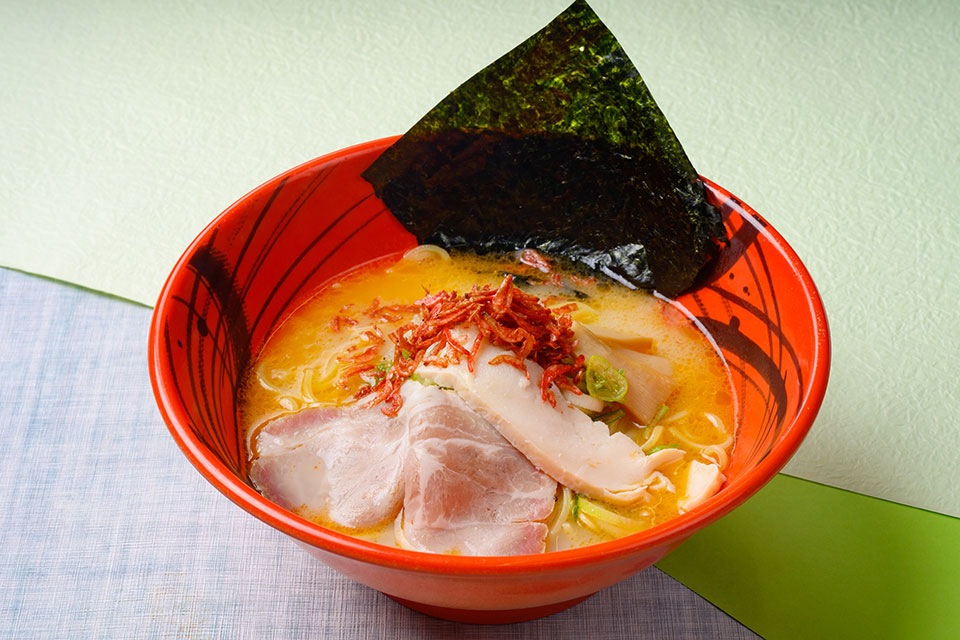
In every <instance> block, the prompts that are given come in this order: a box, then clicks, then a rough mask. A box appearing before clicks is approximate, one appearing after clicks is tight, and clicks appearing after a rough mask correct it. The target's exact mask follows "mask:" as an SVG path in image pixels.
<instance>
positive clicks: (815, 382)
mask: <svg viewBox="0 0 960 640" xmlns="http://www.w3.org/2000/svg"><path fill="white" fill-rule="evenodd" d="M397 138H399V136H389V137H386V138H380V139H376V140H370V141H368V142H363V143H360V144H356V145H353V146H350V147H345V148H343V149H339V150H337V151H333V152H331V153H327V154H324V155H322V156H319V157H317V158H314V159H312V160H309V161H307V162H304V163H302V164H300V165H297V166H295V167H293V168H291V169H288V170H287V171H284V172H283V173H281V174H279V175H277V176H275V177H273V178H271V179H269V180H267V181H266V182H264V183H263V184H261V185H260V186H258V187H256V188H254V189H252V190H251V191H250V192H248V193H247V194H245V195H244V196H242V197H241V198H239V199H238V200H237V201H236V202H234V203H233V204H231V205H230V206H229V207H227V208H226V209H225V210H224V211H223V212H221V213H220V214H219V215H218V216H217V217H216V218H214V219H213V220H212V221H211V222H210V223H209V224H207V225H206V227H204V229H203V231H201V232H200V233H199V234H198V235H197V237H196V238H195V239H194V240H193V241H192V242H191V243H190V245H189V246H188V247H187V249H186V250H185V251H184V252H183V254H182V255H181V256H180V258H179V259H178V260H177V262H176V264H175V266H174V267H173V269H172V270H171V272H170V274H169V275H168V276H167V279H166V281H165V283H164V285H163V288H162V289H161V292H160V295H159V297H158V300H157V304H156V307H155V308H154V312H153V315H152V317H151V321H150V329H149V338H148V360H149V368H150V382H151V385H152V387H153V393H154V397H155V399H156V402H157V406H158V408H159V410H160V413H161V415H162V416H163V419H164V421H165V422H166V424H167V427H168V429H169V431H170V433H171V435H172V436H173V438H174V440H175V441H176V443H177V444H178V445H179V447H180V449H181V450H182V451H183V453H184V454H185V455H186V457H187V459H188V460H190V462H191V463H192V464H193V466H194V467H195V468H196V469H197V470H198V471H199V472H200V474H201V475H202V476H203V477H204V478H206V479H207V481H209V482H210V483H211V484H212V485H213V486H214V487H216V489H217V490H219V491H220V492H221V493H223V494H224V495H225V496H227V497H228V498H229V499H230V500H232V501H233V502H234V503H235V504H237V505H238V506H240V507H241V508H242V509H244V510H245V511H247V512H248V513H250V514H251V515H253V516H254V517H256V518H258V519H259V520H261V521H263V522H266V523H267V524H269V525H271V526H272V527H274V528H276V529H278V530H280V531H282V532H283V533H285V534H287V535H289V536H291V537H293V538H294V539H296V540H298V541H300V542H302V543H306V544H307V545H310V546H313V547H317V548H319V549H322V550H325V551H328V552H331V553H333V554H336V555H340V556H344V557H347V558H351V559H353V560H358V561H362V562H365V563H370V564H375V565H380V566H383V567H390V568H395V569H403V570H408V571H416V572H423V573H442V574H448V575H487V574H497V575H516V574H525V573H535V572H550V571H555V570H563V569H570V568H574V567H579V566H583V565H590V564H596V563H601V562H604V561H613V560H616V559H618V558H621V557H626V556H632V555H635V554H641V553H644V552H645V551H653V550H655V549H658V548H662V545H666V544H673V545H674V546H675V545H678V544H680V542H682V541H683V540H685V539H686V538H687V537H689V536H690V535H691V534H693V533H694V532H695V531H697V530H699V529H701V528H702V527H704V526H706V525H707V524H709V523H711V522H714V521H715V520H717V519H719V518H720V517H722V516H724V515H726V514H727V513H729V512H730V511H732V510H733V509H734V508H736V507H737V506H739V505H740V504H742V503H743V502H745V501H746V500H747V499H748V498H750V497H751V496H752V495H754V494H755V493H756V492H757V491H759V490H760V489H761V488H762V487H763V486H764V485H766V484H767V483H768V482H770V481H771V480H772V479H773V478H774V476H775V475H776V474H777V472H779V471H780V469H782V468H783V466H784V465H785V464H786V463H787V461H788V460H789V459H790V458H791V457H792V456H793V454H794V453H795V452H796V450H797V448H798V447H799V446H800V443H801V442H802V441H803V438H804V437H805V436H806V434H807V432H808V431H809V430H810V427H811V426H812V424H813V421H814V419H815V418H816V415H817V412H818V411H819V409H820V406H821V404H822V402H823V398H824V395H825V393H826V387H827V381H828V378H829V372H830V358H831V347H830V333H829V328H828V325H827V319H826V313H825V311H824V308H823V302H822V300H821V298H820V294H819V293H818V291H817V288H816V286H815V285H814V283H813V279H812V278H811V277H810V274H809V272H808V271H807V269H806V267H805V266H804V265H803V263H802V262H801V261H800V258H799V257H798V256H797V254H796V252H794V250H793V249H792V248H791V247H790V245H789V244H788V243H787V242H786V240H784V239H783V237H782V236H781V235H780V234H779V233H778V232H777V231H776V230H775V229H774V228H773V227H772V226H771V225H770V224H769V223H768V222H767V221H766V220H765V219H764V218H762V217H761V216H760V215H759V214H758V213H757V212H755V211H754V210H753V209H752V208H751V207H750V206H749V205H747V204H746V203H744V202H743V201H742V200H740V199H739V198H737V197H735V196H734V195H733V194H731V193H730V192H729V191H727V190H726V189H724V188H723V187H720V186H719V185H717V184H715V183H714V182H711V181H710V180H708V179H706V178H703V177H702V176H701V179H702V180H703V181H704V183H705V184H706V185H707V186H708V187H709V188H711V189H712V190H713V191H715V192H716V193H718V194H719V195H720V196H721V197H724V198H727V199H730V200H731V201H733V202H735V203H736V204H737V205H738V207H739V208H740V213H742V214H744V213H745V214H746V215H747V216H748V217H753V218H755V219H756V220H757V221H759V223H760V225H761V227H762V233H761V235H763V236H764V237H765V239H766V240H767V241H768V242H769V243H770V244H771V246H772V247H773V248H775V249H776V250H777V251H779V252H780V253H781V254H782V255H783V256H784V257H785V258H786V260H787V262H788V263H789V265H790V267H791V268H792V269H793V273H794V276H795V277H796V279H797V282H799V284H800V285H801V288H800V293H801V294H802V296H803V297H804V299H805V301H806V303H807V306H808V308H809V310H810V314H811V317H812V319H813V323H814V335H815V344H814V357H813V360H812V372H813V373H812V375H811V377H810V380H809V383H808V384H807V386H806V388H805V390H804V396H803V398H802V399H801V402H800V406H799V409H798V412H797V417H796V419H794V420H793V421H792V422H791V423H790V424H788V425H786V426H785V427H784V430H783V432H782V435H781V438H782V442H781V445H780V446H779V447H778V448H776V449H775V450H774V451H771V452H770V454H768V455H767V456H766V457H765V458H764V459H762V460H761V461H760V463H759V464H757V466H755V467H753V468H751V469H750V470H749V471H747V472H746V473H745V474H744V475H743V476H741V477H740V478H738V479H737V480H736V481H735V482H734V483H733V484H731V485H730V486H728V487H727V488H726V489H727V491H723V492H721V493H718V494H717V495H715V496H713V497H712V498H710V499H709V500H708V501H706V502H705V503H703V504H702V505H700V506H698V507H697V508H695V509H692V510H691V511H689V512H687V513H684V514H681V515H678V516H676V517H675V518H672V519H670V520H668V521H667V522H665V523H663V524H660V525H657V526H656V527H652V528H650V529H647V530H645V531H641V532H638V533H635V534H631V535H628V536H625V537H622V538H618V539H616V540H609V541H606V542H600V543H597V544H593V545H588V546H585V547H579V548H575V549H568V550H564V551H551V552H549V553H541V554H535V555H521V556H451V555H443V554H436V553H428V552H422V551H411V550H406V549H399V548H395V547H388V546H384V545H381V544H378V543H375V542H369V541H367V540H361V539H359V538H355V537H353V536H350V535H348V534H345V533H340V532H338V531H334V530H332V529H327V528H325V527H322V526H321V525H318V524H315V523H313V522H310V521H308V520H305V519H303V518H301V517H299V516H297V515H295V514H293V513H291V512H289V511H287V510H285V509H283V508H282V507H279V506H278V505H276V504H274V503H272V502H270V501H269V500H267V499H266V498H264V497H263V496H262V495H260V494H259V493H258V492H257V491H255V490H254V489H253V488H252V487H250V486H249V485H248V484H246V483H245V482H243V481H242V480H240V479H239V478H238V477H237V476H236V475H235V474H234V473H233V472H231V471H230V470H229V469H227V467H226V466H225V465H224V464H223V463H222V462H220V460H218V459H217V458H216V456H214V455H213V454H212V452H211V451H210V450H209V449H208V448H207V447H206V446H205V445H203V444H202V443H201V442H200V440H199V439H198V438H197V436H196V435H195V434H194V433H193V431H192V430H191V429H190V427H189V426H188V422H189V421H188V417H187V415H186V412H185V409H184V408H182V407H179V406H178V404H177V403H176V401H175V399H174V397H173V395H172V394H171V393H170V389H171V388H172V381H173V380H172V379H173V374H172V371H171V370H170V369H169V368H168V367H167V366H166V363H165V362H164V361H163V354H164V353H165V352H164V350H163V349H162V348H161V347H162V346H163V342H164V340H163V334H162V325H163V320H164V318H165V317H166V316H167V315H168V309H169V308H170V305H171V303H172V301H171V299H170V296H169V294H170V291H171V290H172V289H173V288H174V285H175V284H176V283H177V282H179V281H180V280H182V279H183V278H186V277H188V270H187V269H185V266H186V264H187V262H188V261H189V259H190V256H191V255H192V254H193V253H194V252H195V251H196V250H197V249H198V248H199V247H200V246H201V245H202V244H204V243H205V242H206V241H207V240H208V236H209V233H210V232H211V230H212V229H214V228H215V227H216V226H217V225H218V224H219V223H220V222H221V221H222V220H223V219H225V218H227V217H229V216H231V215H232V214H233V212H235V211H237V210H240V209H242V208H243V207H244V206H245V202H246V201H247V200H249V199H250V198H252V197H253V196H255V195H256V194H258V193H262V192H265V191H268V190H272V189H273V188H274V187H275V186H276V185H277V184H278V183H280V182H281V181H283V180H286V179H288V178H290V177H292V176H293V175H295V174H298V173H300V172H303V171H306V170H308V169H311V168H313V167H316V166H318V165H322V164H324V163H327V162H331V161H338V160H342V159H345V158H347V157H350V156H354V155H361V154H366V153H369V152H371V151H373V150H376V149H378V148H380V149H384V148H386V147H387V146H389V145H390V144H392V143H393V142H394V141H395V140H396V139H397Z"/></svg>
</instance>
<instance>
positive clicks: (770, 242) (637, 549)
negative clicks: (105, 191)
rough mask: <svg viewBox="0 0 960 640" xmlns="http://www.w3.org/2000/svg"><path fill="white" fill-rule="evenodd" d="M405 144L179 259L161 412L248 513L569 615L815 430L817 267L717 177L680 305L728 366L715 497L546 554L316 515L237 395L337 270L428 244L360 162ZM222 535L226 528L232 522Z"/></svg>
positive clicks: (163, 348) (512, 603)
mask: <svg viewBox="0 0 960 640" xmlns="http://www.w3.org/2000/svg"><path fill="white" fill-rule="evenodd" d="M394 139H395V138H388V139H383V140H376V141H372V142H368V143H364V144H361V145H357V146H354V147H350V148H348V149H343V150H341V151H337V152H334V153H331V154H329V155H326V156H323V157H321V158H317V159H315V160H312V161H310V162H307V163H305V164H303V165H301V166H299V167H295V168H294V169H291V170H289V171H287V172H286V173H284V174H282V175H280V176H278V177H276V178H274V179H272V180H270V181H268V182H267V183H265V184H263V185H261V186H260V187H258V188H256V189H254V190H253V191H251V192H250V193H249V194H247V195H246V196H244V197H243V198H241V199H240V200H238V201H237V202H236V203H234V204H233V205H232V206H230V207H229V208H228V209H227V210H226V211H224V212H223V213H222V214H221V215H220V216H219V217H217V218H216V219H215V220H214V221H213V222H212V223H210V225H209V226H207V228H206V229H204V230H203V232H202V233H201V234H200V235H199V236H198V237H197V239H196V240H194V242H193V243H192V244H191V245H190V247H189V248H188V249H187V250H186V252H185V253H184V254H183V256H182V257H181V258H180V260H179V261H178V262H177V264H176V266H175V267H174V268H173V271H172V273H171V274H170V276H169V278H168V280H167V282H166V284H165V286H164V288H163V291H162V293H161V295H160V298H159V300H158V302H157V306H156V309H155V311H154V315H153V321H152V324H151V327H150V343H149V350H150V354H149V355H150V375H151V380H152V382H153V388H154V393H155V395H156V399H157V403H158V405H159V407H160V411H161V413H162V414H163V416H164V419H165V420H166V422H167V424H168V425H169V428H170V432H171V433H172V434H173V437H174V438H175V439H176V441H177V443H178V444H179V445H180V447H181V449H182V450H183V452H184V453H185V454H186V456H187V457H188V458H189V459H190V461H191V462H192V463H193V464H194V465H195V466H196V467H197V469H198V470H199V471H200V473H201V474H203V476H204V477H205V478H207V480H209V481H210V482H211V483H212V484H213V485H214V486H215V487H216V488H217V489H219V490H220V491H221V492H223V493H224V494H226V495H227V497H229V498H230V499H231V500H233V501H234V502H235V503H237V504H238V505H239V506H240V507H242V508H243V509H245V510H246V511H247V512H249V513H250V514H252V515H253V516H255V517H257V518H259V519H261V520H263V521H264V522H266V523H268V524H270V525H271V526H273V527H275V528H277V529H279V530H280V531H282V532H284V533H285V534H287V535H289V536H290V537H292V538H293V539H294V540H296V541H297V542H298V543H300V544H301V545H302V546H303V547H304V548H305V549H306V550H307V551H308V552H310V553H311V554H313V555H314V556H316V557H317V558H319V559H320V560H321V561H323V562H325V563H326V564H328V565H330V566H331V567H333V568H335V569H337V570H339V571H341V572H343V573H344V574H346V575H347V576H349V577H351V578H353V579H355V580H357V581H359V582H361V583H363V584H366V585H368V586H370V587H373V588H375V589H379V590H380V591H383V592H384V593H386V594H387V595H389V596H391V597H393V598H395V599H397V600H399V601H401V602H403V603H404V604H407V605H409V606H411V607H413V608H415V609H418V610H421V611H424V612H426V613H430V614H432V615H435V616H438V617H444V618H448V619H454V620H463V621H470V622H511V621H516V620H523V619H530V618H534V617H538V616H542V615H547V614H549V613H553V612H555V611H559V610H561V609H563V608H565V607H567V606H570V605H572V604H575V603H576V602H579V601H581V600H583V599H584V598H586V597H588V596H589V595H591V594H593V593H594V592H596V591H597V590H599V589H602V588H604V587H606V586H609V585H611V584H614V583H616V582H618V581H620V580H622V579H625V578H627V577H629V576H630V575H632V574H634V573H635V572H637V571H639V570H641V569H643V568H644V567H646V566H648V565H650V564H652V563H653V562H656V561H657V560H659V559H660V558H661V557H663V556H664V555H666V554H667V553H669V552H670V551H671V550H672V549H674V548H675V547H676V546H677V545H679V544H680V543H681V542H682V541H683V540H685V539H686V538H687V537H688V536H690V535H691V534H692V533H694V532H695V531H697V530H698V529H700V528H702V527H704V526H705V525H707V524H709V523H710V522H712V521H714V520H716V519H717V518H719V517H720V516H722V515H724V514H725V513H727V512H729V511H730V510H731V509H733V508H734V507H736V506H737V505H739V504H740V503H742V502H743V501H744V500H746V499H747V498H748V497H749V496H751V495H752V494H753V493H755V492H756V491H757V490H758V489H760V488H761V487H762V486H763V485H764V484H765V483H767V482H768V481H769V480H770V479H771V478H772V477H773V476H774V474H776V473H777V471H778V470H779V469H780V468H781V467H782V466H783V465H784V464H785V463H786V462H787V460H788V459H789V458H790V456H791V455H793V453H794V451H796V449H797V447H798V446H799V445H800V442H801V440H802V439H803V437H804V436H805V435H806V433H807V431H808V429H809V428H810V425H811V424H812V422H813V420H814V417H815V416H816V413H817V410H818V409H819V407H820V403H821V401H822V399H823V394H824V392H825V389H826V384H827V377H828V373H829V360H830V349H829V335H828V330H827V323H826V317H825V315H824V311H823V307H822V304H821V301H820V297H819V295H818V293H817V291H816V288H815V286H814V284H813V282H812V281H811V279H810V276H809V274H808V273H807V271H806V269H805V268H804V266H803V264H802V263H801V262H800V260H799V259H798V258H797V256H796V254H795V253H794V252H793V250H792V249H791V248H790V247H789V246H788V245H787V243H786V242H785V241H784V240H783V238H781V237H780V235H779V234H778V233H777V232H776V231H775V230H774V229H773V228H772V227H770V225H769V224H768V223H767V222H766V221H764V220H763V218H761V217H760V216H759V215H757V214H756V213H755V212H753V211H752V210H751V209H750V208H749V207H748V206H746V205H745V204H743V203H742V202H740V201H739V200H738V199H737V198H735V197H734V196H732V195H731V194H729V193H728V192H727V191H725V190H724V189H722V188H721V187H719V186H717V185H715V184H713V183H711V182H709V181H706V184H707V187H708V191H709V196H710V198H711V200H712V201H713V202H714V204H716V205H717V206H718V207H719V208H720V209H721V211H722V213H723V217H724V222H725V224H726V228H727V232H728V235H729V237H730V238H731V242H730V244H729V246H728V247H727V248H726V249H725V251H724V252H723V254H722V255H721V257H720V259H719V260H718V261H717V262H716V264H715V267H714V269H713V271H712V272H711V273H710V274H708V275H707V276H706V277H705V278H703V281H702V282H701V283H700V285H699V286H698V288H697V289H696V290H695V291H693V292H691V293H688V294H685V295H683V296H682V297H680V298H679V300H678V302H679V303H680V304H682V305H683V306H685V307H686V308H687V310H688V311H689V312H690V314H691V315H692V316H694V317H696V318H697V319H698V320H699V321H700V322H701V323H702V324H703V326H704V327H705V328H706V329H707V330H708V331H709V333H710V334H711V335H712V337H713V339H714V340H715V341H716V344H717V346H718V347H719V348H720V350H721V351H722V353H723V355H724V358H725V359H726V362H727V365H728V369H729V374H730V378H731V381H732V386H733V389H734V391H735V396H736V436H737V440H736V445H735V448H734V451H733V454H732V456H731V461H730V465H729V467H728V468H727V470H726V475H727V477H728V480H727V482H726V483H725V485H724V486H723V487H722V489H721V490H720V491H719V493H718V494H717V495H716V496H714V497H713V498H711V499H710V500H708V501H707V502H705V503H704V504H702V505H701V506H699V507H697V508H696V509H693V510H692V511H690V512H689V513H686V514H683V515H681V516H679V517H677V518H675V519H673V520H671V521H669V522H667V523H664V524H662V525H660V526H657V527H655V528H653V529H650V530H647V531H644V532H641V533H637V534H634V535H631V536H628V537H625V538H621V539H619V540H614V541H611V542H606V543H603V544H598V545H593V546H590V547H585V548H581V549H574V550H569V551H562V552H556V553H549V554H541V555H534V556H517V557H479V558H478V557H463V556H445V555H435V554H427V553H419V552H414V551H405V550H401V549H394V548H388V547H385V546H381V545H377V544H373V543H370V542H366V541H363V540H359V539H356V538H353V537H350V536H347V535H344V534H341V533H338V532H335V531H331V530H329V529H325V528H324V527H321V526H319V525H316V524H314V523H312V522H309V521H307V520H304V519H302V518H300V517H298V516H296V515H294V514H292V513H290V512H288V511H286V510H284V509H282V508H281V507H279V506H277V505H275V504H273V503H272V502H270V501H269V500H267V499H265V498H264V497H263V496H261V495H260V494H259V493H257V492H256V491H255V490H254V489H253V488H252V487H251V485H250V483H249V481H248V479H247V461H246V458H245V451H244V447H243V444H242V438H241V437H240V434H239V430H238V417H237V404H236V399H237V390H238V388H239V386H240V382H241V378H242V376H243V375H244V372H245V371H246V369H247V367H248V365H249V364H250V363H251V360H252V358H254V357H255V356H256V354H257V353H258V352H259V350H260V348H261V347H262V346H263V344H264V341H265V340H266V339H267V338H268V337H269V336H270V334H271V332H272V331H273V330H274V329H275V328H276V327H277V326H278V323H280V322H281V321H282V320H283V318H284V317H285V315H286V314H287V313H289V312H290V311H291V310H293V309H294V308H296V307H297V306H298V305H299V304H300V303H302V302H303V301H304V300H305V299H307V298H308V297H310V295H311V294H312V293H313V292H314V291H316V290H317V288H318V287H319V286H321V285H322V284H323V283H324V282H326V281H327V280H329V279H331V278H333V277H335V276H336V275H337V274H339V273H341V272H343V271H345V270H347V269H349V268H351V267H353V266H355V265H357V264H360V263H363V262H367V261H370V260H372V259H375V258H378V257H381V256H384V255H387V254H391V253H394V252H398V251H402V250H404V249H407V248H410V247H412V246H414V245H415V244H416V241H415V238H414V237H413V236H412V235H411V234H410V233H408V232H407V231H406V230H405V229H404V228H403V227H402V226H401V225H400V224H399V223H398V222H397V221H396V220H395V219H394V218H393V216H392V215H391V214H390V212H389V211H388V210H387V209H386V208H385V207H384V205H383V203H382V202H380V200H379V199H377V198H376V197H375V196H374V194H373V191H372V189H371V187H370V185H369V184H368V183H367V182H366V181H364V180H363V179H362V178H361V177H360V173H361V172H362V171H363V170H364V169H365V168H366V167H367V166H368V165H369V164H370V163H371V162H372V161H373V160H374V159H375V158H376V157H377V156H378V155H379V154H380V152H381V151H382V150H383V149H385V148H386V147H387V146H389V144H390V143H392V142H393V140H394ZM225 533H226V532H225Z"/></svg>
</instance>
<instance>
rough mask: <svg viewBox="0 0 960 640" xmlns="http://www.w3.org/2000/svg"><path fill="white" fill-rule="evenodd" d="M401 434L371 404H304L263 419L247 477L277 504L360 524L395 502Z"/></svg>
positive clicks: (381, 516) (375, 519) (376, 519)
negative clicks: (294, 410) (299, 408)
mask: <svg viewBox="0 0 960 640" xmlns="http://www.w3.org/2000/svg"><path fill="white" fill-rule="evenodd" d="M406 441H407V438H406V425H405V423H404V421H403V420H398V419H394V418H389V417H387V416H385V415H383V413H381V412H380V410H379V408H377V407H374V408H370V409H364V408H362V407H358V406H352V407H345V408H316V409H305V410H303V411H300V412H298V413H294V414H290V415H285V416H281V417H279V418H276V419H274V420H271V421H270V422H268V423H267V424H266V426H264V427H263V429H262V430H261V431H260V434H259V435H258V436H257V453H258V456H257V458H256V459H255V460H254V461H253V462H252V463H251V467H250V477H251V479H252V480H253V482H254V483H255V484H256V486H257V488H258V489H260V491H261V493H263V495H264V496H266V497H267V498H269V499H270V500H272V501H274V502H276V503H277V504H279V505H280V506H282V507H284V508H285V509H289V510H290V511H293V512H295V513H298V514H300V515H303V516H308V517H309V516H320V517H322V518H326V519H329V520H331V521H332V522H334V523H336V524H338V525H340V526H343V527H347V528H350V529H364V528H367V527H372V526H375V525H378V524H381V523H383V522H385V521H387V520H389V519H390V518H392V517H394V516H395V515H396V514H397V512H398V511H399V510H400V503H401V501H402V499H403V493H402V491H401V474H402V471H403V461H404V457H405V455H406Z"/></svg>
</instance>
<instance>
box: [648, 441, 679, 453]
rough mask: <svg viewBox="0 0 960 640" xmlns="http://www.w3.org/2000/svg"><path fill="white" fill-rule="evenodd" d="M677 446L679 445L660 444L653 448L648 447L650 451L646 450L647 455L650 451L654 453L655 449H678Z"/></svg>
mask: <svg viewBox="0 0 960 640" xmlns="http://www.w3.org/2000/svg"><path fill="white" fill-rule="evenodd" d="M679 448H680V445H678V444H661V445H658V446H656V447H654V448H653V449H650V451H648V452H647V455H649V454H651V453H656V452H657V451H660V450H662V449H679Z"/></svg>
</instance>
